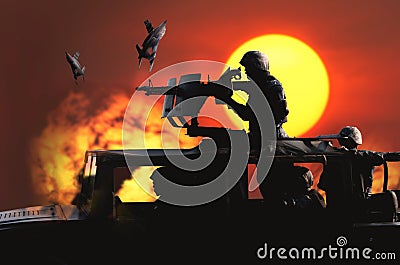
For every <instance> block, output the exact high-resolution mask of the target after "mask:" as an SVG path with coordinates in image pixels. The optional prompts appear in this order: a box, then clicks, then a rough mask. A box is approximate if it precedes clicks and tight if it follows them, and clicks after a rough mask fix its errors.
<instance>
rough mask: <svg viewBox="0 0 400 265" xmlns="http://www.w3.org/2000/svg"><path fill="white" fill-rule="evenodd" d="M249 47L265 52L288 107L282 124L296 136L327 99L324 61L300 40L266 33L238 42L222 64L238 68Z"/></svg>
mask: <svg viewBox="0 0 400 265" xmlns="http://www.w3.org/2000/svg"><path fill="white" fill-rule="evenodd" d="M250 50H259V51H262V52H264V53H265V54H266V55H267V56H268V58H269V62H270V72H271V74H272V75H274V76H275V77H276V78H277V79H278V80H279V81H281V83H282V85H283V88H284V90H285V93H286V99H287V103H288V108H289V111H290V113H289V115H288V122H286V123H285V124H284V125H283V127H284V129H285V131H286V132H287V133H288V134H289V136H291V137H300V136H301V135H302V134H304V133H306V132H307V131H308V130H309V129H311V128H312V127H313V126H314V125H315V124H316V123H317V122H318V120H319V119H320V118H321V116H322V114H323V112H324V110H325V107H326V105H327V102H328V97H329V78H328V74H327V71H326V68H325V66H324V63H323V62H322V60H321V58H320V57H319V56H318V54H317V53H316V52H315V51H314V50H313V49H312V48H311V47H310V46H308V45H307V44H305V43H304V42H302V41H300V40H298V39H296V38H293V37H290V36H286V35H279V34H270V35H263V36H259V37H255V38H253V39H251V40H249V41H247V42H245V43H244V44H242V45H241V46H239V47H238V48H237V49H236V50H235V51H234V52H233V53H232V55H231V56H230V57H229V59H228V60H227V62H226V64H227V65H229V66H230V67H231V68H238V67H239V66H240V64H239V61H240V59H241V58H242V56H243V54H245V53H246V52H247V51H250ZM242 69H243V67H242ZM228 115H229V116H230V118H231V119H232V120H233V122H234V123H235V124H236V125H238V126H240V125H242V126H243V124H242V121H241V120H240V119H239V118H238V117H237V116H236V115H235V114H234V113H233V112H232V111H228Z"/></svg>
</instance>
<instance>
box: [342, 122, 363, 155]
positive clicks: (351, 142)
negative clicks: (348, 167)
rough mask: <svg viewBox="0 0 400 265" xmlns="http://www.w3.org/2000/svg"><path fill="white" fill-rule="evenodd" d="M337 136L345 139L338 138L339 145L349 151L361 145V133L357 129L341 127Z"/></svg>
mask: <svg viewBox="0 0 400 265" xmlns="http://www.w3.org/2000/svg"><path fill="white" fill-rule="evenodd" d="M339 136H341V137H345V138H339V143H340V144H341V145H343V146H345V147H347V148H349V149H353V148H355V147H357V145H360V144H362V136H361V132H360V130H359V129H358V128H357V127H354V126H346V127H343V128H342V129H341V130H340V132H339Z"/></svg>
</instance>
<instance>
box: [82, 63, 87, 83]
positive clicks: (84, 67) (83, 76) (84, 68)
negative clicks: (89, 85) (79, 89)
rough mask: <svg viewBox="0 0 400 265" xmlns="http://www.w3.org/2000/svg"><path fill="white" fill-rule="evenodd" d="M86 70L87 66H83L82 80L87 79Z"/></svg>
mask: <svg viewBox="0 0 400 265" xmlns="http://www.w3.org/2000/svg"><path fill="white" fill-rule="evenodd" d="M85 70H86V66H83V67H82V80H85Z"/></svg>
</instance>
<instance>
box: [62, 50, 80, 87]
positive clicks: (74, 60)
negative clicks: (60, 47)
mask: <svg viewBox="0 0 400 265" xmlns="http://www.w3.org/2000/svg"><path fill="white" fill-rule="evenodd" d="M65 56H66V57H67V61H68V63H69V64H70V65H71V69H72V73H73V74H74V79H75V80H77V79H78V76H82V80H85V66H83V67H81V65H80V63H79V61H78V58H79V52H76V53H75V54H74V56H71V55H70V54H69V53H68V52H65Z"/></svg>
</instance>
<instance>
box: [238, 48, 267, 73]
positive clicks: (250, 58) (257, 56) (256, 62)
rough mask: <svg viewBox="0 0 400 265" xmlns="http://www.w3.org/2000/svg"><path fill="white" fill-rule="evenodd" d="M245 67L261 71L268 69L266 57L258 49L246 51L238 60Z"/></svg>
mask: <svg viewBox="0 0 400 265" xmlns="http://www.w3.org/2000/svg"><path fill="white" fill-rule="evenodd" d="M239 63H240V64H241V65H243V66H244V67H245V68H246V69H258V70H261V71H266V72H268V71H269V61H268V57H267V56H266V55H265V54H264V53H263V52H260V51H248V52H246V53H245V54H244V55H243V57H242V59H241V60H240V62H239Z"/></svg>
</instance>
